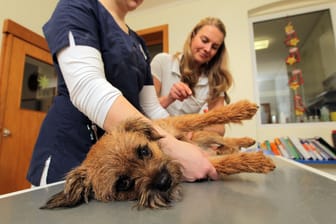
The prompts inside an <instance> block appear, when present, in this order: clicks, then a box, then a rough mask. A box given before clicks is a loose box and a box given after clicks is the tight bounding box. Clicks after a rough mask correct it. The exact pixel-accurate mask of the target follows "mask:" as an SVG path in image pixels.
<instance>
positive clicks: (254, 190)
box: [0, 157, 336, 224]
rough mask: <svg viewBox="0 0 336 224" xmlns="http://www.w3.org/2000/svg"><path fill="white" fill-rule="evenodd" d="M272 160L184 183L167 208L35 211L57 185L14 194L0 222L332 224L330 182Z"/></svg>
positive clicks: (124, 205) (334, 195)
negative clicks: (259, 167) (254, 170)
mask: <svg viewBox="0 0 336 224" xmlns="http://www.w3.org/2000/svg"><path fill="white" fill-rule="evenodd" d="M274 160H275V162H276V164H277V169H276V170H275V171H274V172H272V173H270V174H268V175H263V174H237V175H232V176H228V177H227V178H226V179H225V181H219V182H202V183H184V184H183V189H184V198H183V200H182V201H181V202H178V203H175V204H174V205H173V207H172V208H170V209H161V210H149V209H146V210H141V211H138V210H136V209H134V208H132V206H133V205H134V202H111V203H102V202H98V201H91V202H90V203H89V204H83V205H81V206H79V207H76V208H71V209H58V210H40V209H39V207H40V206H41V205H43V204H44V202H45V201H46V200H47V199H48V198H49V197H50V196H51V195H52V194H54V193H56V192H58V191H60V190H61V189H62V186H63V183H58V184H54V185H52V186H46V187H40V188H37V189H31V190H26V191H21V192H16V193H14V194H9V195H3V196H0V223H2V224H7V223H11V224H16V223H20V224H22V223H34V224H39V223H43V224H45V223H47V224H53V223H57V224H59V223H71V224H73V223H83V224H85V223H90V224H98V223H111V224H114V223H118V224H123V223H144V224H151V223H153V224H154V223H155V224H164V223H174V224H178V223H183V224H189V223H193V224H194V223H202V224H205V223H211V224H216V223H221V224H223V223H228V224H234V223H239V224H242V223H248V224H254V223H255V224H257V223H258V224H261V223H267V224H277V223H279V224H286V223H290V224H296V223H297V224H302V223H305V224H316V223H323V224H325V223H335V222H336V178H335V177H334V176H332V175H329V176H328V174H325V175H324V173H323V172H320V171H317V170H315V169H313V168H310V167H307V166H305V165H302V164H299V163H296V162H292V161H289V160H286V159H282V158H278V157H275V158H274ZM1 184H3V183H1Z"/></svg>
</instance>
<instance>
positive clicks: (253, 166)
mask: <svg viewBox="0 0 336 224" xmlns="http://www.w3.org/2000/svg"><path fill="white" fill-rule="evenodd" d="M209 159H210V161H211V163H212V164H213V165H214V167H215V168H216V170H217V172H218V174H219V175H230V174H237V173H242V172H247V173H268V172H270V171H272V170H274V169H275V164H274V163H273V161H272V160H271V159H270V158H269V157H267V156H265V155H264V154H263V153H262V152H247V153H243V152H242V153H234V154H229V155H221V156H214V157H210V158H209Z"/></svg>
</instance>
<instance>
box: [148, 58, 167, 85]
mask: <svg viewBox="0 0 336 224" xmlns="http://www.w3.org/2000/svg"><path fill="white" fill-rule="evenodd" d="M170 57H171V56H170V55H169V54H167V53H159V54H157V55H155V56H154V58H153V60H152V62H151V70H152V75H153V76H154V77H155V78H157V79H158V80H159V81H160V82H162V76H163V74H164V72H165V71H167V69H168V67H169V65H168V64H169V63H168V62H169V61H170V60H169V58H170Z"/></svg>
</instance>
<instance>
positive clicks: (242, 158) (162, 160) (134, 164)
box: [41, 101, 275, 208]
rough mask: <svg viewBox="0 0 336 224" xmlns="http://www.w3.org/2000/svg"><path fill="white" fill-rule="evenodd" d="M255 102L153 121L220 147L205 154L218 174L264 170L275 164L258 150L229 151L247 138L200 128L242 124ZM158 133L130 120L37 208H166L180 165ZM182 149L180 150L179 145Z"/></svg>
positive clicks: (177, 194) (176, 194) (174, 196)
mask: <svg viewBox="0 0 336 224" xmlns="http://www.w3.org/2000/svg"><path fill="white" fill-rule="evenodd" d="M257 109H258V106H257V105H256V104H253V103H250V102H248V101H239V102H237V103H233V104H230V105H227V106H223V107H221V108H219V109H216V110H211V111H209V112H208V113H205V114H189V115H182V116H176V117H169V118H166V119H161V120H156V121H155V123H156V124H158V125H159V126H160V127H162V128H164V129H165V130H167V131H168V132H170V133H171V134H173V135H174V136H176V137H177V138H179V139H181V140H186V141H190V138H189V139H188V138H187V137H186V136H187V133H189V132H193V137H192V138H191V141H192V142H194V143H195V144H199V145H201V146H203V147H206V148H209V146H210V145H211V144H216V145H217V146H218V147H217V148H218V149H217V154H225V155H216V156H213V157H209V159H210V161H211V163H212V164H213V165H214V167H215V168H216V170H217V172H218V173H219V174H220V175H221V176H224V175H229V174H235V173H240V172H255V173H268V172H270V171H272V170H273V169H274V168H275V165H274V163H273V162H272V160H271V159H270V158H268V157H266V156H264V154H263V153H261V152H248V153H241V152H237V153H232V154H227V153H230V152H233V151H237V148H239V147H240V146H249V145H251V144H254V141H253V140H252V139H250V138H238V139H225V138H223V137H221V136H219V135H218V134H214V133H211V132H207V131H204V130H203V129H204V128H205V127H207V126H209V125H214V124H226V123H241V121H242V120H246V119H251V118H252V117H253V116H254V114H255V113H256V111H257ZM162 137H163V136H160V135H159V134H158V132H157V131H156V130H155V129H154V128H153V127H152V126H151V125H150V124H148V122H145V121H143V120H141V119H131V120H128V121H125V122H124V123H123V124H121V125H119V126H118V127H116V128H115V129H114V130H113V131H112V132H110V133H109V134H105V135H104V136H103V137H102V138H101V139H100V140H99V141H98V142H97V143H96V144H95V145H93V147H92V148H91V150H90V152H89V153H88V155H87V158H86V159H85V160H84V161H83V163H82V164H81V165H80V166H78V167H77V168H75V169H74V170H72V171H70V172H69V173H68V175H67V176H66V182H65V187H64V190H63V191H62V192H60V193H58V194H56V195H54V196H53V197H52V198H51V199H50V200H49V201H48V202H47V203H46V205H44V206H43V207H41V208H56V207H73V206H76V205H79V204H81V203H83V202H86V203H88V201H89V199H91V198H94V199H96V200H100V201H104V202H108V201H118V200H137V206H138V208H144V207H149V208H160V207H168V206H170V204H171V202H173V201H176V200H179V199H180V198H181V188H180V187H179V183H180V182H181V180H182V169H181V165H180V164H179V163H178V162H177V161H176V160H173V159H172V158H170V157H168V156H167V155H166V154H164V153H163V152H162V150H161V149H160V144H159V143H158V140H159V139H160V138H162ZM181 150H182V149H181Z"/></svg>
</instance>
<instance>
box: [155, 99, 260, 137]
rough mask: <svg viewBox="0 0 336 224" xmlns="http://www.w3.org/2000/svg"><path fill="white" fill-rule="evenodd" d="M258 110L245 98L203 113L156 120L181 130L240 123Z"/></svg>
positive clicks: (161, 124)
mask: <svg viewBox="0 0 336 224" xmlns="http://www.w3.org/2000/svg"><path fill="white" fill-rule="evenodd" d="M257 110H258V106H257V105H256V104H255V103H251V102H249V101H247V100H242V101H238V102H236V103H232V104H229V105H225V106H223V107H219V108H216V109H214V110H210V111H209V112H207V113H204V114H185V115H180V116H175V117H168V118H166V119H162V120H157V121H156V122H157V123H158V124H159V125H160V126H162V127H163V128H166V127H167V126H172V127H174V128H175V129H177V130H179V131H183V132H188V131H195V130H201V129H203V128H205V127H208V126H210V125H215V124H227V123H239V124H240V123H241V122H242V120H247V119H251V118H252V117H253V116H254V115H255V113H256V112H257Z"/></svg>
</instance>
